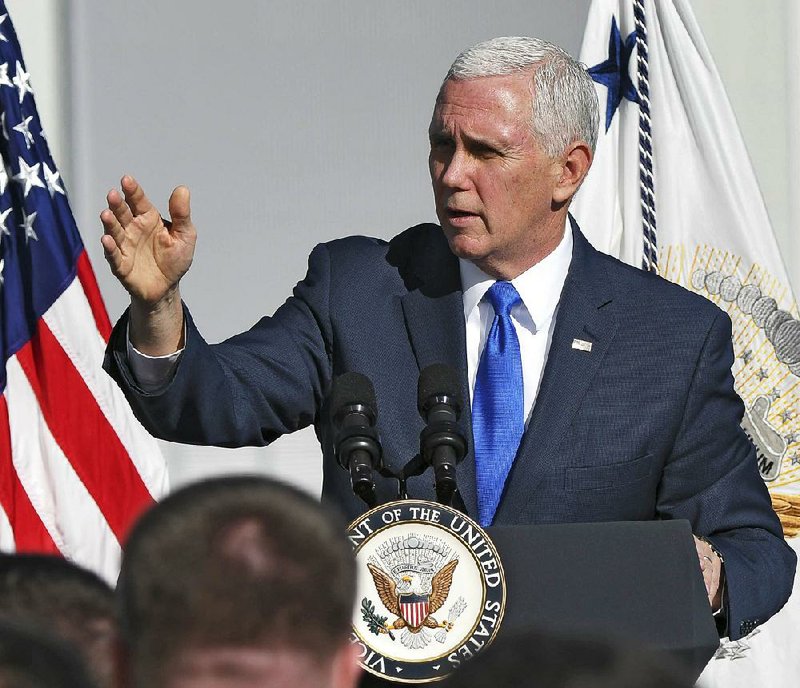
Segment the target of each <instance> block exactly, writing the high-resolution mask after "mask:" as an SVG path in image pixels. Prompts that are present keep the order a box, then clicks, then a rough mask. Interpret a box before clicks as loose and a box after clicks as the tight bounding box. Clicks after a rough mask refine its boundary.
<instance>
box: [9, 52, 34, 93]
mask: <svg viewBox="0 0 800 688" xmlns="http://www.w3.org/2000/svg"><path fill="white" fill-rule="evenodd" d="M11 81H13V82H14V86H16V87H17V90H18V91H19V102H20V103H22V101H23V99H24V98H25V94H26V93H33V89H32V88H31V75H30V74H28V72H26V71H25V69H24V68H23V67H22V63H21V62H20V61H19V60H17V73H16V74H15V75H14V78H13V79H11Z"/></svg>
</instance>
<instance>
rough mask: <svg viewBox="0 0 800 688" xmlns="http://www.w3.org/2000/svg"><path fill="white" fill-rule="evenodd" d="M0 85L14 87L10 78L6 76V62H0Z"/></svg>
mask: <svg viewBox="0 0 800 688" xmlns="http://www.w3.org/2000/svg"><path fill="white" fill-rule="evenodd" d="M0 86H11V88H14V84H12V83H11V79H9V78H8V62H3V64H0Z"/></svg>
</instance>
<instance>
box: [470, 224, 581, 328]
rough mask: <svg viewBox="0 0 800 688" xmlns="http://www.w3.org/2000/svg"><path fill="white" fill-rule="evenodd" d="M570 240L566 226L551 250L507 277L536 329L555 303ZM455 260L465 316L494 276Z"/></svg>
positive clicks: (567, 261) (569, 256)
mask: <svg viewBox="0 0 800 688" xmlns="http://www.w3.org/2000/svg"><path fill="white" fill-rule="evenodd" d="M572 244H573V239H572V231H571V230H570V229H569V228H566V230H565V231H564V236H563V237H562V239H561V241H560V242H559V244H558V246H556V248H555V249H554V250H553V251H552V252H550V253H549V254H548V255H547V256H545V257H544V258H543V259H542V260H540V261H539V262H538V263H536V265H533V266H531V267H530V268H528V269H527V270H526V271H525V272H523V273H522V274H521V275H519V276H518V277H516V278H514V279H513V280H511V283H512V284H513V285H514V287H515V288H516V290H517V292H519V295H520V298H521V299H522V303H523V304H524V305H525V308H527V310H528V313H530V315H531V318H532V319H533V322H534V323H535V325H536V327H537V329H538V328H539V327H541V326H542V325H543V324H544V323H545V322H546V321H547V320H549V319H550V318H551V317H552V316H553V313H554V312H555V309H556V306H557V305H558V300H559V298H560V297H561V290H562V289H563V287H564V282H565V281H566V279H567V272H568V271H569V264H570V262H571V261H572ZM458 264H459V270H460V272H461V288H462V291H463V294H464V295H463V303H464V319H465V320H467V319H468V318H469V315H470V313H472V311H473V309H475V308H477V307H478V304H479V303H480V301H481V299H482V298H483V295H484V294H485V293H486V292H487V291H488V289H489V287H491V286H492V284H494V283H495V282H496V281H497V280H495V279H494V278H493V277H490V276H489V275H487V274H486V273H485V272H484V271H483V270H481V269H480V268H479V267H478V266H477V265H475V264H474V263H471V262H470V261H468V260H464V259H463V258H459V259H458Z"/></svg>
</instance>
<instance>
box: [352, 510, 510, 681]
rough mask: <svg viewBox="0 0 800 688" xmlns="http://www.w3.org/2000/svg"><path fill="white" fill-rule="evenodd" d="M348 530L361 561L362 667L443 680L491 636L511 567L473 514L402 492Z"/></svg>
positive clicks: (403, 677) (357, 638)
mask: <svg viewBox="0 0 800 688" xmlns="http://www.w3.org/2000/svg"><path fill="white" fill-rule="evenodd" d="M348 537H349V538H350V542H351V543H352V544H353V547H354V549H355V554H356V564H357V569H358V583H357V593H358V597H357V599H358V604H357V609H356V611H355V615H354V618H353V635H352V642H353V643H357V644H358V645H359V646H360V649H361V665H362V666H363V667H364V669H366V670H367V671H369V672H371V673H373V674H376V675H378V676H381V677H382V678H385V679H388V680H390V681H398V682H401V683H421V682H429V681H436V680H440V679H443V678H445V677H446V676H447V675H448V674H449V673H450V672H451V671H453V669H455V668H456V667H457V666H458V665H459V664H460V663H461V662H462V661H464V660H465V659H468V658H469V657H471V656H472V655H474V654H476V653H478V652H480V651H481V650H483V649H484V648H485V647H486V646H488V645H489V643H491V641H492V640H493V639H494V637H495V635H496V633H497V629H498V628H499V627H500V622H501V620H502V618H503V611H504V609H505V599H506V585H505V576H504V574H503V567H502V565H501V563H500V558H499V557H498V554H497V550H496V549H495V547H494V545H493V544H492V542H491V540H490V539H489V537H488V535H487V534H486V533H485V532H484V531H483V530H482V529H481V528H480V526H478V524H477V523H475V522H474V521H472V520H471V519H470V518H468V517H467V516H465V515H464V514H462V513H460V512H459V511H456V510H455V509H452V508H450V507H446V506H443V505H441V504H435V503H433V502H425V501H418V500H402V501H398V502H391V503H389V504H384V505H382V506H379V507H377V508H375V509H373V510H372V511H369V512H367V513H366V514H364V515H363V516H361V517H360V518H358V519H356V520H355V521H353V523H351V524H350V526H349V528H348Z"/></svg>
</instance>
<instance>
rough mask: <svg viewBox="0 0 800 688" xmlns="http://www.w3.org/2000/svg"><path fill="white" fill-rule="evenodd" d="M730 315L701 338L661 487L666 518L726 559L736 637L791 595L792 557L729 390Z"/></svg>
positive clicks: (737, 403)
mask: <svg viewBox="0 0 800 688" xmlns="http://www.w3.org/2000/svg"><path fill="white" fill-rule="evenodd" d="M732 364H733V347H732V341H731V324H730V319H729V318H728V317H727V315H725V314H724V313H721V312H720V313H718V314H717V316H716V318H715V319H714V321H713V322H712V324H711V327H710V329H709V330H708V333H707V335H706V340H705V343H704V345H703V348H702V351H701V353H700V356H699V358H698V361H697V365H696V368H695V371H694V376H693V378H692V381H691V384H690V387H689V392H688V395H687V399H686V407H685V410H684V415H683V420H682V425H681V429H680V431H679V433H678V435H677V439H676V442H675V445H674V447H673V451H672V453H671V456H670V460H669V461H668V462H667V464H666V465H665V467H664V473H663V477H662V480H661V484H660V486H659V494H658V511H659V515H660V516H661V517H663V518H687V519H689V521H690V522H691V523H692V525H693V528H694V531H695V533H696V534H697V535H703V536H706V537H708V539H709V540H710V541H711V542H712V543H713V544H714V546H715V547H716V548H717V549H718V550H719V552H720V553H721V554H722V556H723V558H724V560H725V577H726V600H725V612H726V615H727V620H728V634H729V636H730V638H731V639H737V638H739V637H741V636H742V635H746V634H747V633H749V632H750V631H751V630H752V629H753V628H755V626H756V625H758V624H759V623H761V622H763V621H765V620H766V619H767V618H769V617H770V616H771V615H773V614H774V613H775V612H777V611H778V610H779V609H780V608H781V607H782V606H783V604H784V603H785V602H786V600H787V599H788V597H789V595H790V593H791V588H792V581H793V579H794V570H795V565H796V556H795V554H794V552H793V550H792V549H791V548H790V547H789V546H788V545H787V544H786V542H785V541H784V539H783V533H782V530H781V525H780V522H779V521H778V518H777V516H776V515H775V512H774V510H773V509H772V505H771V502H770V498H769V493H768V491H767V488H766V486H765V484H764V481H763V480H762V479H761V476H760V474H759V472H758V467H757V464H756V454H755V447H754V446H753V444H752V443H751V442H750V440H749V439H748V438H747V436H746V435H745V433H744V431H743V430H742V429H741V425H740V423H741V420H742V415H743V413H744V405H743V404H742V401H741V399H740V398H739V397H738V395H737V394H736V392H735V391H734V386H733V375H732V373H731V366H732Z"/></svg>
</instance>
